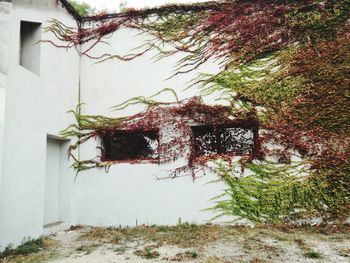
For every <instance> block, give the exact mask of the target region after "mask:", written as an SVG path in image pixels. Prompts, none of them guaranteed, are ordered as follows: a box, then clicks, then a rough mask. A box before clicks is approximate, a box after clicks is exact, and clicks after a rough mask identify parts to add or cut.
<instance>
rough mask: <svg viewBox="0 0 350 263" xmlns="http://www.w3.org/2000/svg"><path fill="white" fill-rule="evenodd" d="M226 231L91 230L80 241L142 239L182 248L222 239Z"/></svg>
mask: <svg viewBox="0 0 350 263" xmlns="http://www.w3.org/2000/svg"><path fill="white" fill-rule="evenodd" d="M226 232H227V229H226V228H225V227H221V226H217V225H195V224H179V225H177V226H138V227H134V228H123V229H118V228H110V227H109V228H93V229H90V230H89V231H87V232H85V233H83V234H82V235H81V237H80V239H81V240H99V241H101V242H106V243H113V244H119V243H122V242H127V241H133V240H137V239H143V240H146V241H152V242H155V243H158V244H159V245H161V244H170V245H177V246H179V247H183V248H190V247H198V246H203V245H205V244H207V243H208V242H211V241H215V240H218V239H219V238H222V237H223V236H224V235H225V233H226Z"/></svg>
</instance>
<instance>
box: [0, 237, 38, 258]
mask: <svg viewBox="0 0 350 263" xmlns="http://www.w3.org/2000/svg"><path fill="white" fill-rule="evenodd" d="M43 247H44V239H43V238H38V239H28V240H27V241H23V243H22V244H21V245H19V246H18V247H17V248H13V245H9V246H7V247H6V248H5V251H4V252H3V253H1V254H0V258H7V257H10V256H20V255H21V256H26V255H29V254H35V253H38V252H39V251H40V250H42V249H43Z"/></svg>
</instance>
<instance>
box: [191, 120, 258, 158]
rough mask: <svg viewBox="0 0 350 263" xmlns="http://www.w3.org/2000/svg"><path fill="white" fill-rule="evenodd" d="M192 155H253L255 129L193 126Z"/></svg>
mask: <svg viewBox="0 0 350 263" xmlns="http://www.w3.org/2000/svg"><path fill="white" fill-rule="evenodd" d="M192 131H193V137H194V154H195V156H196V157H198V156H202V155H213V154H225V153H230V154H234V155H246V154H254V148H255V147H254V146H255V141H256V135H257V128H256V127H244V126H219V127H216V126H215V127H214V126H194V127H192Z"/></svg>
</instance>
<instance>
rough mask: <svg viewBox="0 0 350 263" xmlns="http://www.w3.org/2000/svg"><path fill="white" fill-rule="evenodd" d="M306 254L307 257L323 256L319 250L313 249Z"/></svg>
mask: <svg viewBox="0 0 350 263" xmlns="http://www.w3.org/2000/svg"><path fill="white" fill-rule="evenodd" d="M304 255H305V257H307V258H321V257H322V256H321V254H320V253H319V252H316V251H313V250H310V251H308V252H306V253H305V254H304Z"/></svg>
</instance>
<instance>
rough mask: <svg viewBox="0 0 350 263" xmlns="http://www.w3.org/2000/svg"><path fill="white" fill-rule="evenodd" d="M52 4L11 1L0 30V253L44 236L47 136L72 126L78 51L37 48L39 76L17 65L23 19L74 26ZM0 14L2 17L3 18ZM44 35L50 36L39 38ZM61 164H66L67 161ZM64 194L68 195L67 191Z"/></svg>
mask: <svg viewBox="0 0 350 263" xmlns="http://www.w3.org/2000/svg"><path fill="white" fill-rule="evenodd" d="M49 2H50V4H49ZM54 2H55V1H46V0H45V1H44V0H36V1H34V0H32V1H19V0H18V1H17V0H14V1H13V6H12V8H11V13H10V14H9V17H8V21H7V24H6V25H5V26H4V27H2V28H1V30H2V31H4V30H5V31H6V32H8V33H7V34H5V35H2V34H1V35H0V39H1V41H0V43H1V45H4V43H6V45H7V47H8V49H7V51H6V56H7V61H6V60H3V56H2V57H1V58H2V60H1V63H0V64H1V65H3V67H2V68H7V73H6V74H7V76H5V78H6V87H5V89H6V104H5V109H6V110H5V113H4V116H3V119H4V120H5V122H4V129H3V145H2V152H3V156H2V170H1V174H2V178H1V179H2V180H1V191H0V246H1V247H0V249H4V247H5V246H7V245H8V244H10V243H12V244H14V245H17V244H19V243H20V242H22V241H23V238H25V237H32V238H36V237H38V236H40V235H41V234H42V232H43V212H44V211H43V210H44V192H45V191H44V185H45V162H46V143H47V142H46V141H47V135H48V134H52V135H58V134H59V131H61V130H62V129H64V128H65V127H66V126H67V125H68V124H69V123H71V122H72V118H71V116H69V115H67V114H66V111H67V109H70V108H72V107H74V105H75V103H76V99H77V87H78V80H79V56H78V55H77V54H76V51H75V50H70V51H68V52H67V51H66V50H63V49H57V48H55V47H53V46H51V45H47V44H40V45H41V58H40V64H41V67H40V68H41V70H40V75H36V74H33V73H32V72H30V71H28V70H27V69H25V68H23V67H21V66H20V65H19V44H20V39H19V36H20V21H21V20H25V21H33V22H38V23H42V24H43V26H45V25H47V21H48V20H50V19H52V18H56V19H59V20H61V21H62V22H64V23H66V24H68V25H72V26H74V25H75V21H74V20H73V19H72V18H71V17H70V16H69V15H68V14H66V12H65V10H63V9H62V8H58V7H56V5H55V4H54ZM6 4H9V3H6ZM0 16H1V17H3V15H2V14H0ZM43 37H44V38H46V37H47V38H50V37H52V36H49V35H45V34H43ZM4 65H5V66H4ZM0 86H1V84H0ZM0 88H1V87H0ZM2 101H3V100H2ZM2 113H3V112H2ZM0 128H1V127H0ZM0 135H1V133H0ZM62 154H64V153H62ZM65 161H66V163H65V165H67V163H68V161H67V159H65ZM65 169H66V168H65ZM66 173H67V176H68V175H70V178H71V180H70V181H69V182H67V183H71V184H72V183H73V180H74V175H73V172H72V171H70V170H69V171H67V170H66ZM67 188H69V187H67ZM66 194H67V196H69V191H67V193H66ZM67 220H68V219H67Z"/></svg>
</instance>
